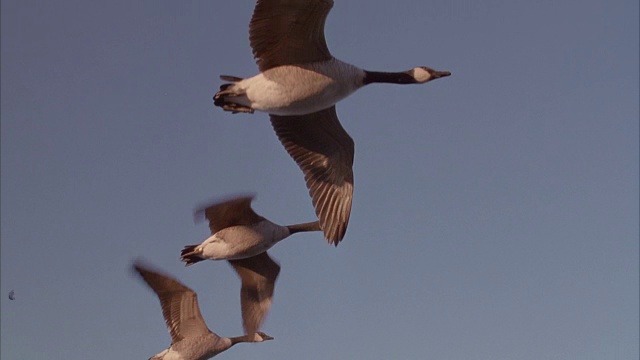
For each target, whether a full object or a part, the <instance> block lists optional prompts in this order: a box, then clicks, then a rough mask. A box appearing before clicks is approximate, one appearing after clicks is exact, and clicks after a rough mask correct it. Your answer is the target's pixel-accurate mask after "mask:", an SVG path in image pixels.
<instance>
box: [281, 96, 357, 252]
mask: <svg viewBox="0 0 640 360" xmlns="http://www.w3.org/2000/svg"><path fill="white" fill-rule="evenodd" d="M271 124H272V125H273V128H274V130H275V131H276V134H277V135H278V138H279V139H280V141H281V142H282V145H284V147H285V149H286V150H287V152H288V153H289V155H291V157H292V158H293V160H295V162H296V163H297V164H298V166H299V167H300V169H301V170H302V172H303V173H304V178H305V180H306V183H307V188H309V194H310V195H311V199H312V202H313V206H314V208H315V210H316V215H317V216H318V219H319V220H320V226H321V227H322V230H323V231H324V237H325V239H327V240H328V241H329V243H332V244H334V245H336V246H337V245H338V243H339V242H340V241H341V240H342V238H343V237H344V234H345V232H346V231H347V225H348V224H349V216H350V215H351V200H352V198H353V169H352V168H353V154H354V144H353V140H352V139H351V137H350V136H349V134H347V132H346V131H345V130H344V128H343V127H342V125H340V121H339V120H338V116H337V115H336V109H335V107H334V106H332V107H330V108H327V109H324V110H321V111H318V112H315V113H311V114H307V115H300V116H277V115H271Z"/></svg>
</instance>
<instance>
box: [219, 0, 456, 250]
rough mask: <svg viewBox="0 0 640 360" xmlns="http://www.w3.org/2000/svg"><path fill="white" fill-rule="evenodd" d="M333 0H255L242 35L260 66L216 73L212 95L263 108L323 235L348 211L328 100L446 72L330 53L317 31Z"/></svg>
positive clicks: (347, 186)
mask: <svg viewBox="0 0 640 360" xmlns="http://www.w3.org/2000/svg"><path fill="white" fill-rule="evenodd" d="M332 6H333V1H332V0H258V1H257V3H256V6H255V9H254V11H253V17H252V18H251V22H250V23H249V40H250V43H251V47H252V49H253V55H254V57H255V58H256V62H257V64H258V67H259V70H260V73H259V74H258V75H256V76H254V77H251V78H246V79H243V78H239V77H234V76H227V75H224V76H221V79H222V80H225V81H230V82H231V83H228V84H223V85H222V86H221V87H220V91H218V92H217V93H216V94H215V95H214V97H213V99H214V104H215V105H216V106H220V107H222V109H224V110H226V111H231V112H233V113H237V112H248V113H253V111H254V110H258V111H263V112H266V113H269V115H270V118H271V124H272V126H273V128H274V130H275V132H276V134H277V135H278V138H279V139H280V141H281V142H282V144H283V145H284V147H285V149H286V150H287V152H288V153H289V155H290V156H291V157H292V158H293V159H294V160H295V162H296V163H297V164H298V166H299V167H300V168H301V170H302V172H303V173H304V177H305V180H306V184H307V188H309V194H310V195H311V198H312V202H313V206H314V208H315V211H316V214H317V216H318V219H319V220H320V226H321V228H322V230H323V231H324V236H325V238H326V239H327V240H328V241H329V243H332V244H334V245H336V246H337V245H338V243H339V242H340V241H341V240H342V238H343V237H344V234H345V232H346V230H347V225H348V223H349V215H350V213H351V200H352V194H353V170H352V166H353V153H354V144H353V140H352V139H351V137H350V136H349V135H348V134H347V132H346V131H345V130H344V129H343V128H342V126H341V125H340V122H339V121H338V116H337V115H336V109H335V104H336V103H337V102H338V101H340V100H342V99H344V98H345V97H347V96H349V95H350V94H352V93H353V92H354V91H356V90H358V89H359V88H361V87H362V86H364V85H368V84H371V83H393V84H424V83H426V82H428V81H431V80H434V79H438V78H441V77H445V76H449V75H451V73H450V72H448V71H436V70H433V69H431V68H429V67H426V66H420V67H416V68H413V69H411V70H407V71H402V72H377V71H367V70H363V69H360V68H358V67H356V66H353V65H351V64H347V63H345V62H342V61H340V60H338V59H336V58H334V57H333V56H332V55H331V53H330V52H329V49H328V48H327V44H326V42H325V38H324V24H325V20H326V18H327V15H328V14H329V11H330V10H331V7H332Z"/></svg>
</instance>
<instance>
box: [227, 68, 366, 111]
mask: <svg viewBox="0 0 640 360" xmlns="http://www.w3.org/2000/svg"><path fill="white" fill-rule="evenodd" d="M363 78H364V71H363V70H361V69H359V68H357V67H355V66H353V65H350V64H347V63H344V62H342V61H339V60H336V59H333V60H330V61H327V62H321V63H311V64H304V65H285V66H279V67H276V68H272V69H269V70H267V71H265V72H263V73H260V74H258V75H256V76H254V77H252V78H248V79H244V80H242V81H240V82H239V83H237V84H236V86H238V87H239V88H240V89H241V90H243V91H244V93H245V95H244V96H239V97H231V98H230V100H231V101H233V102H237V103H239V104H242V105H245V106H248V107H251V108H252V109H254V110H258V111H263V112H267V113H269V114H274V115H305V114H310V113H313V112H316V111H320V110H323V109H326V108H328V107H330V106H333V105H334V104H335V103H337V102H338V101H340V100H342V99H344V98H346V97H347V96H349V95H350V94H352V93H353V92H354V91H356V90H357V89H358V88H359V87H361V86H362V79H363Z"/></svg>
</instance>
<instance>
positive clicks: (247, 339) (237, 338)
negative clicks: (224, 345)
mask: <svg viewBox="0 0 640 360" xmlns="http://www.w3.org/2000/svg"><path fill="white" fill-rule="evenodd" d="M229 340H231V346H233V345H235V344H237V343H243V342H254V341H253V337H252V336H249V335H242V336H235V337H230V338H229Z"/></svg>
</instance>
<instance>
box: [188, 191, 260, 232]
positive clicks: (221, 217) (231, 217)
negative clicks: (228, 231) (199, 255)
mask: <svg viewBox="0 0 640 360" xmlns="http://www.w3.org/2000/svg"><path fill="white" fill-rule="evenodd" d="M254 197H255V196H254V195H243V196H235V197H231V198H228V199H226V200H221V201H216V202H213V203H210V204H208V205H204V206H201V207H199V208H198V209H196V211H195V212H194V218H195V220H196V221H198V220H200V219H202V217H203V216H204V217H205V218H206V219H207V220H208V221H209V229H210V230H211V234H215V233H217V232H218V231H220V230H222V229H224V228H228V227H230V226H236V225H251V224H255V223H257V222H258V221H260V220H262V219H263V218H262V217H261V216H260V215H258V214H256V213H255V211H253V209H252V208H251V201H253V198H254Z"/></svg>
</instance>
